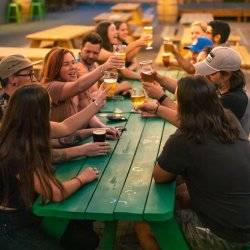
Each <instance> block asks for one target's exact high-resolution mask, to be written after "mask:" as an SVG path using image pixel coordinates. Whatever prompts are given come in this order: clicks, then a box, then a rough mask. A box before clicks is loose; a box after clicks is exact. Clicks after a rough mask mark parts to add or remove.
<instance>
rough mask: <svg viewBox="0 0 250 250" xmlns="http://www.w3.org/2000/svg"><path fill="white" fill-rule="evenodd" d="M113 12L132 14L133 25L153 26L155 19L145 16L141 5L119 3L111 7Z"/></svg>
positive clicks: (151, 16) (131, 21)
mask: <svg viewBox="0 0 250 250" xmlns="http://www.w3.org/2000/svg"><path fill="white" fill-rule="evenodd" d="M111 10H112V11H113V12H116V13H117V12H124V13H131V14H132V18H131V20H130V23H131V24H137V25H151V24H152V22H153V19H154V16H153V15H147V14H143V13H142V10H141V5H140V4H139V3H118V4H115V5H114V6H112V7H111Z"/></svg>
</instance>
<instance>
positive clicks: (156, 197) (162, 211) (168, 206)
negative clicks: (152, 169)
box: [144, 122, 176, 221]
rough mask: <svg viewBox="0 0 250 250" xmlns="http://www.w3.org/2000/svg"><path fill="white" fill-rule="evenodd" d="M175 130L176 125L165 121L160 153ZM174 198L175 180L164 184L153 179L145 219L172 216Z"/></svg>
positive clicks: (159, 218) (164, 218) (162, 219)
mask: <svg viewBox="0 0 250 250" xmlns="http://www.w3.org/2000/svg"><path fill="white" fill-rule="evenodd" d="M175 131H176V127H174V126H173V125H171V124H170V123H168V122H165V125H164V130H163V135H162V140H161V146H160V150H159V154H160V153H161V151H162V149H163V147H164V145H165V143H166V141H167V140H168V138H169V136H170V135H172V134H174V132H175ZM159 154H158V155H159ZM163 197H164V198H163ZM174 200H175V182H173V183H172V184H170V185H165V186H162V185H159V184H156V183H155V181H154V180H153V179H152V183H151V187H150V191H149V195H148V199H147V203H146V206H145V210H144V219H145V220H148V221H164V220H167V219H169V218H172V217H173V213H174Z"/></svg>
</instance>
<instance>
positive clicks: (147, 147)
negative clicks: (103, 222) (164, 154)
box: [115, 118, 164, 220]
mask: <svg viewBox="0 0 250 250" xmlns="http://www.w3.org/2000/svg"><path fill="white" fill-rule="evenodd" d="M163 125H164V121H163V120H161V119H159V118H150V119H147V122H146V125H145V127H144V130H143V132H142V136H141V139H140V143H139V145H138V148H137V151H136V154H135V158H134V160H133V163H132V165H131V168H130V171H129V174H128V176H127V179H126V182H125V184H124V187H123V189H122V193H121V195H120V198H119V200H118V202H117V206H116V208H115V218H116V219H118V220H128V219H129V220H142V219H143V211H144V206H145V202H146V199H147V196H148V191H149V188H150V182H151V178H152V171H153V167H154V163H155V159H156V156H157V154H158V150H159V146H160V141H161V137H162V130H163Z"/></svg>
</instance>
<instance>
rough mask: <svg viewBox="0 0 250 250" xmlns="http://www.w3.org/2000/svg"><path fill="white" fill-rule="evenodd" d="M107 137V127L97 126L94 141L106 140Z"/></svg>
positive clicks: (94, 131)
mask: <svg viewBox="0 0 250 250" xmlns="http://www.w3.org/2000/svg"><path fill="white" fill-rule="evenodd" d="M105 139H106V129H105V128H95V129H94V130H93V141H94V142H105Z"/></svg>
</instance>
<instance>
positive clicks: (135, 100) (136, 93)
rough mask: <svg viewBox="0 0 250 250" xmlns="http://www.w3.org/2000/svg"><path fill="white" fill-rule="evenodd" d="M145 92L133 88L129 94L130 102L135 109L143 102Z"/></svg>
mask: <svg viewBox="0 0 250 250" xmlns="http://www.w3.org/2000/svg"><path fill="white" fill-rule="evenodd" d="M145 99H146V97H145V93H144V90H143V89H133V90H132V94H131V102H132V105H133V108H134V109H136V108H137V107H138V106H139V105H142V104H143V103H144V102H145Z"/></svg>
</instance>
